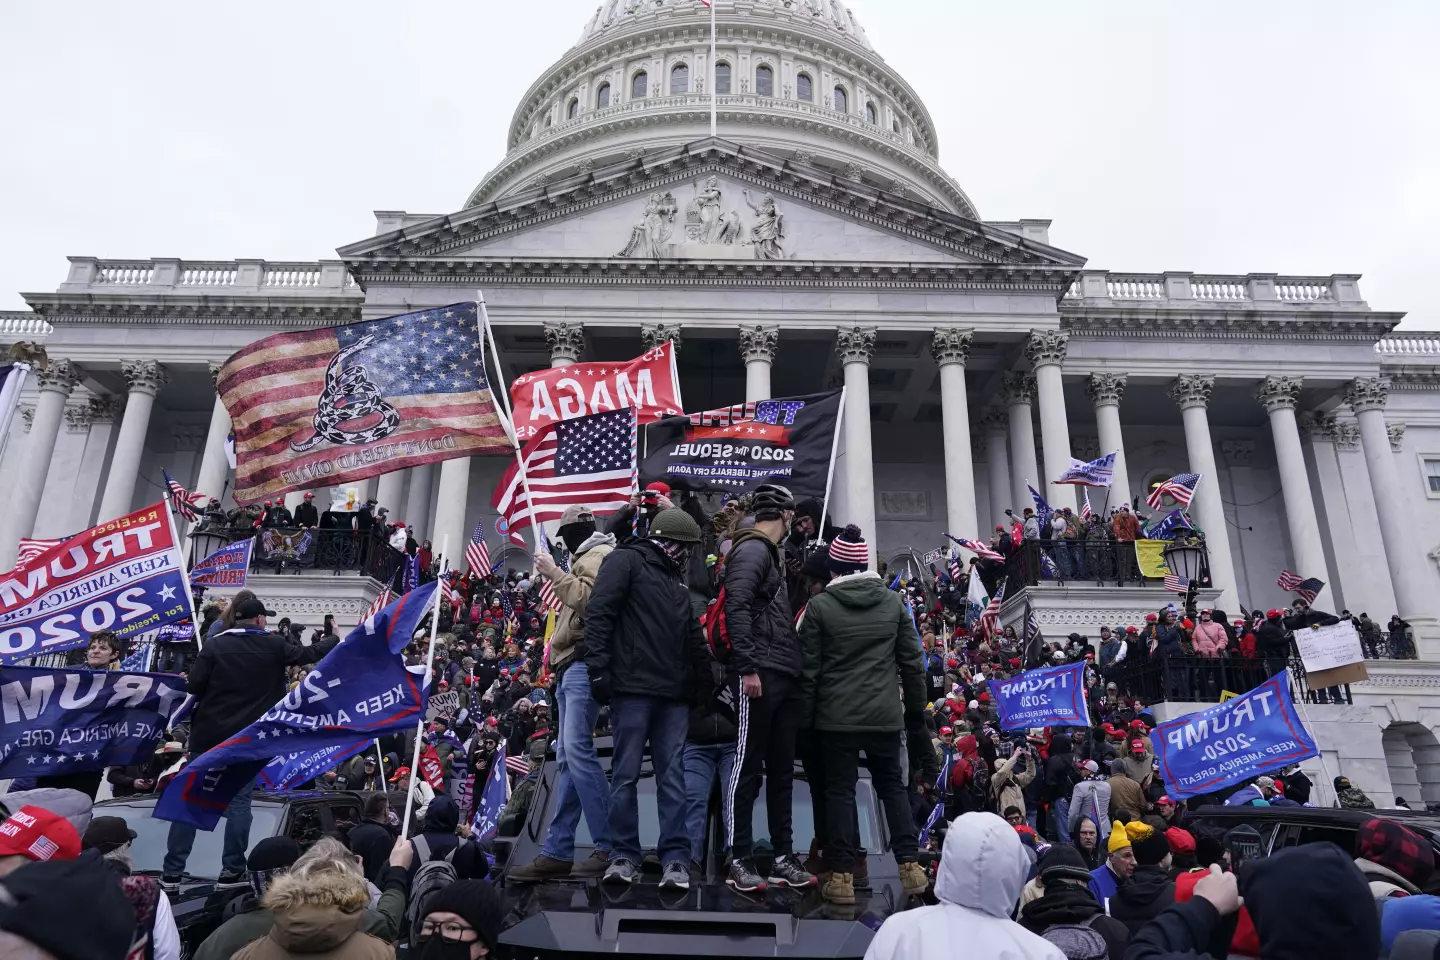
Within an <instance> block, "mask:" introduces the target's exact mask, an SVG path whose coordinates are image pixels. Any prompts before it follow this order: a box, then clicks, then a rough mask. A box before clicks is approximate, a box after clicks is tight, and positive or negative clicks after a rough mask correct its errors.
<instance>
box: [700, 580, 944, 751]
mask: <svg viewBox="0 0 1440 960" xmlns="http://www.w3.org/2000/svg"><path fill="white" fill-rule="evenodd" d="M732 556H733V552H732ZM732 576H733V568H732V569H731V573H730V574H728V575H727V576H726V583H727V584H728V583H730V580H731V577H732ZM732 596H733V594H732ZM727 619H728V614H727ZM800 646H801V650H802V663H803V672H802V674H801V677H800V723H801V726H802V727H813V728H814V729H816V730H830V731H835V732H840V733H899V732H900V731H901V730H903V729H905V715H906V714H907V713H909V714H918V713H920V712H921V711H923V710H924V709H925V665H924V661H923V659H922V657H921V654H920V642H919V638H918V637H917V636H916V635H915V624H914V622H913V621H911V619H910V615H909V614H908V613H906V612H905V605H904V604H903V603H902V602H901V600H900V597H899V596H898V595H896V594H895V593H894V592H893V591H891V590H887V589H886V588H885V583H884V581H883V580H881V579H880V575H879V574H877V573H873V572H868V571H867V572H864V573H854V574H848V575H846V576H843V577H836V578H835V579H834V580H831V581H830V583H829V584H827V585H826V587H825V589H824V590H822V591H820V593H818V594H816V595H815V596H814V597H812V598H811V600H810V603H809V606H807V607H806V609H805V618H804V620H803V621H802V622H801V625H800ZM897 671H898V673H899V675H900V684H901V686H902V688H903V691H904V703H903V704H902V703H901V698H900V697H899V696H896V690H895V676H896V673H897ZM741 672H742V673H743V672H744V671H743V669H742V671H741Z"/></svg>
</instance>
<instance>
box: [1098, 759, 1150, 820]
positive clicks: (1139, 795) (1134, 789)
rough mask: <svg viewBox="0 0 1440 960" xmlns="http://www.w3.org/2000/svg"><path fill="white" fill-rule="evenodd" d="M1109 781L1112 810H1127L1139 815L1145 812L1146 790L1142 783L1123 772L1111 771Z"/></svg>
mask: <svg viewBox="0 0 1440 960" xmlns="http://www.w3.org/2000/svg"><path fill="white" fill-rule="evenodd" d="M1116 762H1117V763H1118V762H1119V761H1116ZM1111 769H1112V770H1113V769H1114V768H1113V767H1112V768H1111ZM1107 782H1108V783H1109V784H1110V809H1111V810H1126V811H1128V812H1130V813H1133V814H1135V816H1137V817H1138V816H1140V815H1141V814H1143V813H1144V812H1145V806H1146V803H1145V790H1144V788H1143V787H1141V786H1140V784H1138V783H1136V782H1135V781H1134V780H1131V779H1130V778H1129V777H1127V776H1125V774H1123V773H1111V774H1110V779H1109V780H1108V781H1107Z"/></svg>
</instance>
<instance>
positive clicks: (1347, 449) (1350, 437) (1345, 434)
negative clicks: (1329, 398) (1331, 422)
mask: <svg viewBox="0 0 1440 960" xmlns="http://www.w3.org/2000/svg"><path fill="white" fill-rule="evenodd" d="M1335 449H1336V450H1340V451H1342V452H1344V453H1354V452H1355V451H1356V450H1359V449H1360V424H1358V423H1350V422H1349V421H1337V422H1336V423H1335Z"/></svg>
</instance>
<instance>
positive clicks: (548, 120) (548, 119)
mask: <svg viewBox="0 0 1440 960" xmlns="http://www.w3.org/2000/svg"><path fill="white" fill-rule="evenodd" d="M554 122H555V118H554V117H552V116H550V114H548V113H547V114H545V126H546V127H547V128H548V127H549V126H550V124H552V123H554Z"/></svg>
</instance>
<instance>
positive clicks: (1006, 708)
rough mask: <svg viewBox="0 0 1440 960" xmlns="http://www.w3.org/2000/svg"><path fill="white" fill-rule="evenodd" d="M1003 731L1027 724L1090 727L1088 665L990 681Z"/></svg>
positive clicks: (1030, 725) (1028, 671) (1037, 671)
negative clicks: (1086, 679)
mask: <svg viewBox="0 0 1440 960" xmlns="http://www.w3.org/2000/svg"><path fill="white" fill-rule="evenodd" d="M990 695H991V696H993V697H994V698H995V709H996V710H998V711H999V712H1000V729H1001V730H1019V729H1021V728H1023V727H1088V726H1090V710H1089V708H1088V707H1087V706H1086V704H1085V664H1084V662H1081V663H1072V664H1069V665H1067V666H1063V667H1046V668H1045V669H1043V670H1027V671H1025V672H1024V673H1022V674H1020V675H1019V676H1017V677H1013V678H1011V679H1009V680H1001V681H994V680H992V681H990Z"/></svg>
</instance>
